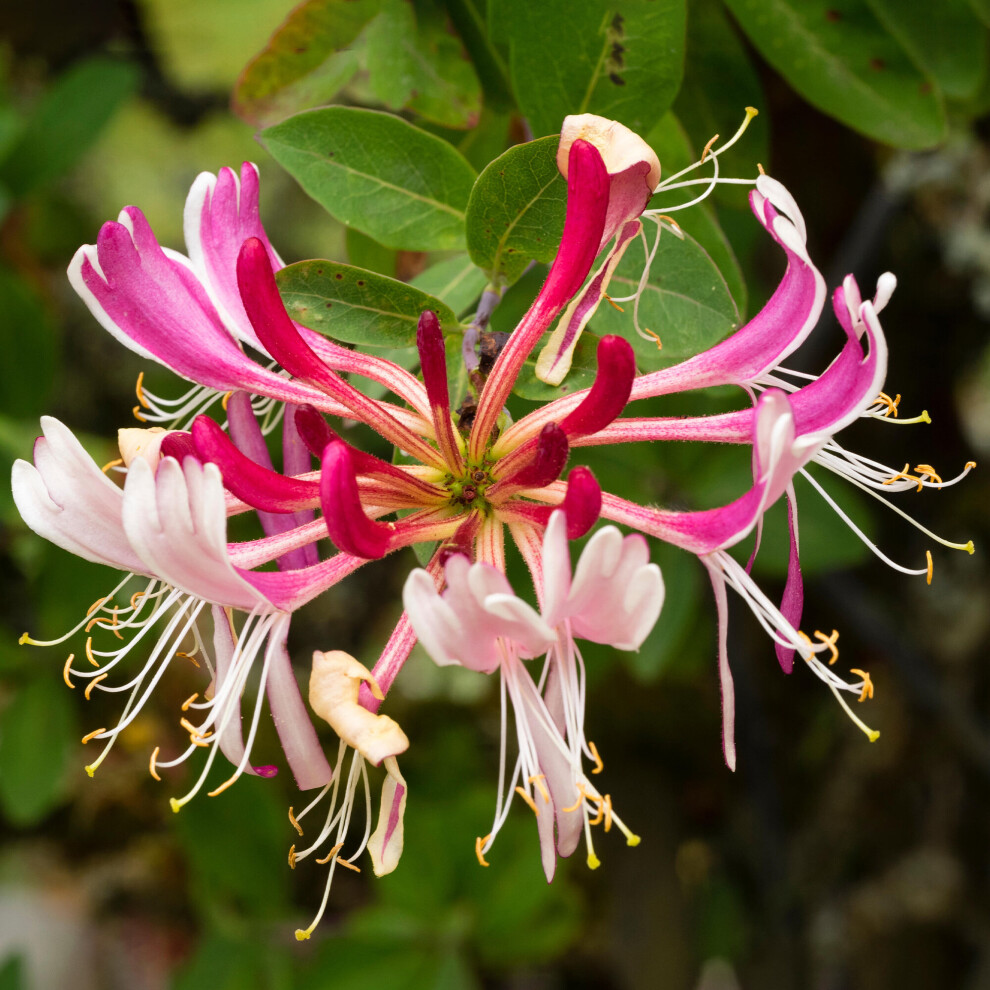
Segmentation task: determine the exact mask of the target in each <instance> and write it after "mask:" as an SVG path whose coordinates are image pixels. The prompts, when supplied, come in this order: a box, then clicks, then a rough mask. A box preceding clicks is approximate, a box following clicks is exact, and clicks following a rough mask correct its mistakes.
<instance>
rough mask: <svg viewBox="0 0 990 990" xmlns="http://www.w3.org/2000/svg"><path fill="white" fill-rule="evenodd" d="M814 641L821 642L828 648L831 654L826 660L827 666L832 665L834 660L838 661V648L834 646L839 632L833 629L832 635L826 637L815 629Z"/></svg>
mask: <svg viewBox="0 0 990 990" xmlns="http://www.w3.org/2000/svg"><path fill="white" fill-rule="evenodd" d="M815 639H818V640H821V642H823V643H825V644H826V645H827V646H828V648H829V650H830V652H831V654H832V655H831V656H830V657H829V659H828V662H829V666H831V665H832V664H833V663H835V661H836V660H838V659H839V648H838V647H837V646H836V645H835V644H836V642H837V641H838V639H839V630H838V629H833V630H832V635H831V636H826V635H825V634H824V633H821V632H819V631H818V630H817V629H816V630H815Z"/></svg>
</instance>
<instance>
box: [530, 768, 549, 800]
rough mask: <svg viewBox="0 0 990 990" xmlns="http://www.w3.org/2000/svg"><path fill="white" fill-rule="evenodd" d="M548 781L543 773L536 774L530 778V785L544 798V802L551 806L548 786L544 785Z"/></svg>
mask: <svg viewBox="0 0 990 990" xmlns="http://www.w3.org/2000/svg"><path fill="white" fill-rule="evenodd" d="M544 780H546V775H545V774H542V773H535V774H533V776H532V777H530V778H529V781H528V783H530V784H532V785H533V786H534V787H535V788H536V789H537V790H538V791H539V792H540V795H541V796H542V798H543V800H544V801H545V802H546V803H547V804H549V803H550V792H549V791H548V790H547V785H546V784H544V783H543V781H544Z"/></svg>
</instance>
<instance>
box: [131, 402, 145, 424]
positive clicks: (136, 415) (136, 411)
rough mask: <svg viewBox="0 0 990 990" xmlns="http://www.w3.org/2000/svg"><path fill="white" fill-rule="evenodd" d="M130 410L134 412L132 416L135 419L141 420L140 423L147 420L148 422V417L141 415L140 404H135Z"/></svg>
mask: <svg viewBox="0 0 990 990" xmlns="http://www.w3.org/2000/svg"><path fill="white" fill-rule="evenodd" d="M131 412H132V413H133V414H134V418H135V419H139V420H141V422H142V423H147V422H148V417H147V416H142V415H141V407H140V406H135V407H134V408H133V409H132V410H131Z"/></svg>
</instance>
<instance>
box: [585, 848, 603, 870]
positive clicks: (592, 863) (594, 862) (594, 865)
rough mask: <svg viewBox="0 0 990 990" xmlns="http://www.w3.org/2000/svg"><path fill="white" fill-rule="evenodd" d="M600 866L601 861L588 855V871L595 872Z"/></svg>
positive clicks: (591, 854)
mask: <svg viewBox="0 0 990 990" xmlns="http://www.w3.org/2000/svg"><path fill="white" fill-rule="evenodd" d="M601 865H602V861H601V860H600V859H599V858H598V857H597V856H596V855H595V854H594V853H593V852H590V853H588V869H589V870H597V869H598V867H599V866H601Z"/></svg>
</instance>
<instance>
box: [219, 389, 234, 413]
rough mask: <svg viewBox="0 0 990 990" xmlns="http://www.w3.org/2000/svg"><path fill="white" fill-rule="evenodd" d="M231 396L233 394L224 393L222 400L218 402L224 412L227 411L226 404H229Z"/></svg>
mask: <svg viewBox="0 0 990 990" xmlns="http://www.w3.org/2000/svg"><path fill="white" fill-rule="evenodd" d="M233 394H234V393H233V392H224V394H223V398H222V399H221V400H220V405H221V407H222V408H223V411H224V412H226V411H227V403H228V402H230V397H231V396H232V395H233Z"/></svg>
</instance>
